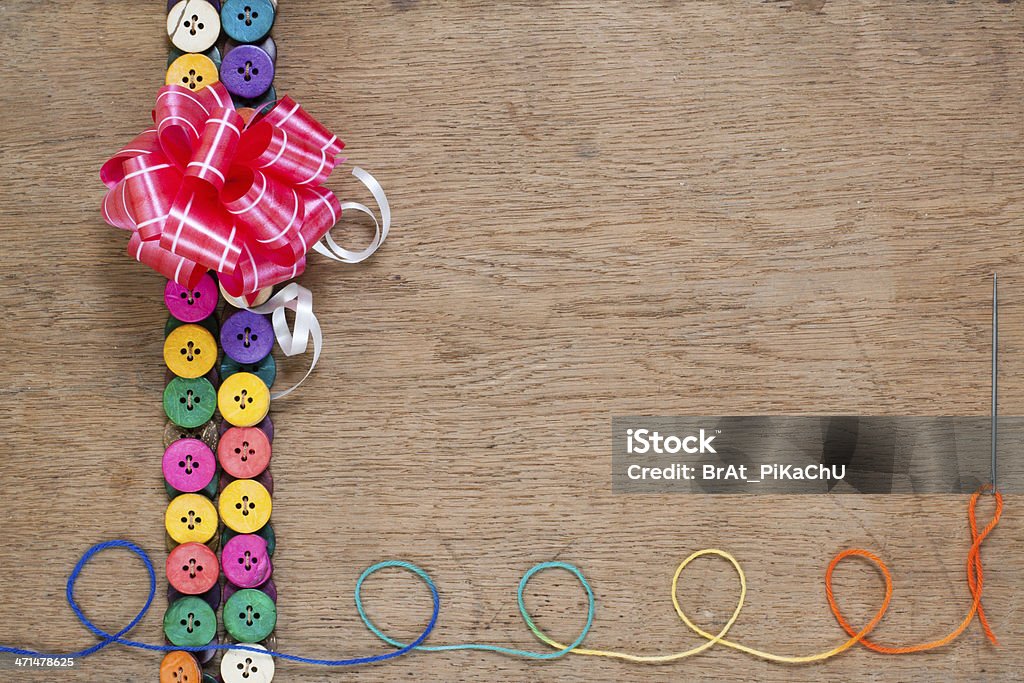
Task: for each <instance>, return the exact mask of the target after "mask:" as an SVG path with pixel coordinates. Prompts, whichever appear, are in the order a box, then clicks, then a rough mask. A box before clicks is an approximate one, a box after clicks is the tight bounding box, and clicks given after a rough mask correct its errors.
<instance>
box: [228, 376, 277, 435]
mask: <svg viewBox="0 0 1024 683" xmlns="http://www.w3.org/2000/svg"><path fill="white" fill-rule="evenodd" d="M217 407H218V408H220V414H221V417H223V418H224V419H225V420H227V421H228V422H230V423H231V424H233V425H234V426H236V427H252V426H253V425H255V424H259V423H260V421H261V420H263V418H265V417H266V416H267V412H268V411H269V410H270V389H268V388H267V385H266V384H264V383H263V380H261V379H260V378H259V377H257V376H256V375H254V374H252V373H251V372H236V373H235V374H233V375H231V376H230V377H228V378H227V379H225V380H224V381H223V382H221V385H220V391H218V392H217Z"/></svg>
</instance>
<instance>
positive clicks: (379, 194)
mask: <svg viewBox="0 0 1024 683" xmlns="http://www.w3.org/2000/svg"><path fill="white" fill-rule="evenodd" d="M352 175H354V176H355V177H356V178H357V179H358V180H359V182H361V183H362V184H363V185H364V186H366V189H368V190H369V191H370V194H372V195H373V199H374V201H376V202H377V207H378V209H379V210H380V221H378V220H377V216H376V215H375V214H374V212H373V211H372V210H370V209H369V208H367V207H366V206H364V205H362V204H360V203H358V202H342V203H341V209H342V212H344V211H345V210H349V209H351V210H354V211H359V212H361V213H365V214H366V215H368V216H369V217H370V218H372V219H373V224H374V236H373V241H372V242H370V244H369V246H367V247H366V248H365V249H362V250H361V251H349V250H348V249H345V248H343V247H342V246H341V245H339V244H338V243H337V242H335V241H334V238H332V237H331V233H330V231H328V232H327V234H325V235H324V236H323V238H322V241H321V242H317V243H316V244H314V245H313V249H314V250H316V251H317V252H318V253H320V254H323V255H324V256H326V257H328V258H330V259H332V260H334V261H338V262H340V263H359V262H360V261H365V260H366V259H368V258H369V257H370V256H372V255H373V253H374V252H375V251H377V249H379V248H380V245H382V244H384V240H385V239H387V236H388V230H389V229H390V228H391V207H390V205H389V204H388V198H387V196H386V195H385V194H384V188H382V187H381V186H380V183H378V182H377V179H376V178H374V177H373V176H372V175H370V174H369V173H367V172H366V171H364V170H363V169H361V168H359V167H355V168H353V169H352ZM285 309H287V310H290V311H294V312H295V324H294V325H292V328H291V329H288V319H287V318H286V317H285ZM246 310H249V311H252V312H253V313H259V314H262V315H266V314H270V316H271V321H272V322H273V324H274V336H276V337H277V343H278V345H279V346H280V347H281V351H282V352H283V353H284V355H285V356H297V355H299V354H301V353H305V352H306V349H307V347H308V346H309V341H310V339H312V340H313V362H312V363H310V365H309V369H308V370H306V374H305V375H304V376H303V377H302V379H300V380H299V381H298V382H296V383H295V384H294V385H292V386H291V387H289V388H288V389H285V390H284V391H277V392H274V393H273V394H271V395H270V398H271V399H272V400H276V399H279V398H284V397H285V396H287V395H288V394H290V393H292V392H293V391H295V390H296V389H298V388H299V385H301V384H302V383H303V382H305V381H306V379H308V378H309V376H310V375H311V374H312V372H313V368H315V367H316V364H317V361H319V360H320V352H321V351H322V350H323V345H324V338H323V333H322V332H321V330H320V321H318V320H317V319H316V314H315V313H313V292H311V291H309V290H308V289H306V288H305V287H303V286H302V285H300V284H298V283H295V282H292V283H289V284H288V285H286V286H285V287H284V288H283V289H282V290H281V291H279V292H278V293H277V294H275V295H274V296H273V297H271V298H270V299H269V300H268V301H267V302H266V303H264V304H261V305H259V306H254V307H252V308H247V309H246Z"/></svg>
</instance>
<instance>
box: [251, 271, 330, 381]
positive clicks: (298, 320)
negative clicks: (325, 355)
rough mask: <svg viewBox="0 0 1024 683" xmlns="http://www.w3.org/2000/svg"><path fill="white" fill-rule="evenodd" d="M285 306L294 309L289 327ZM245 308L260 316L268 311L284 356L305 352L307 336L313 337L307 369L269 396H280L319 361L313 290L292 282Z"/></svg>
mask: <svg viewBox="0 0 1024 683" xmlns="http://www.w3.org/2000/svg"><path fill="white" fill-rule="evenodd" d="M286 309H287V310H290V311H294V312H295V324H294V325H293V327H292V329H288V318H287V317H286V314H285V310H286ZM248 310H250V311H252V312H254V313H262V314H264V315H265V314H267V313H269V314H270V315H271V321H272V322H273V324H274V336H276V337H277V343H278V344H279V345H280V347H281V351H283V352H284V355H286V356H297V355H299V354H300V353H305V352H306V348H307V346H308V345H309V341H310V339H312V340H313V361H312V362H311V363H310V365H309V369H308V370H306V374H305V375H303V377H302V379H300V380H299V381H298V382H296V383H295V384H294V385H292V386H291V387H289V388H288V389H285V390H284V391H278V392H275V393H273V394H271V395H270V398H271V399H272V400H273V399H278V398H284V397H285V396H287V395H288V394H290V393H292V392H293V391H295V390H296V389H298V388H299V385H301V384H302V383H303V382H305V381H306V379H307V378H308V377H309V376H310V374H311V373H312V372H313V368H315V367H316V364H317V362H318V361H319V360H320V351H321V350H322V349H323V343H324V339H323V334H322V333H321V331H320V321H318V320H317V319H316V315H315V314H314V313H313V293H312V292H311V291H309V290H308V289H306V288H305V287H303V286H301V285H298V284H296V283H294V282H293V283H291V284H289V285H287V286H285V287H284V288H283V289H282V290H281V291H280V292H278V293H277V294H275V295H274V296H273V297H271V298H270V300H269V301H267V302H266V303H265V304H262V305H260V306H255V307H253V308H250V309H248Z"/></svg>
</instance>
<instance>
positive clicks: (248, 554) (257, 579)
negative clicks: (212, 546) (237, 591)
mask: <svg viewBox="0 0 1024 683" xmlns="http://www.w3.org/2000/svg"><path fill="white" fill-rule="evenodd" d="M220 566H221V568H222V569H223V570H224V578H226V579H227V580H228V581H229V582H230V583H233V584H235V585H236V586H238V587H239V588H255V587H256V586H258V585H260V584H261V583H264V582H266V580H267V579H269V578H270V574H271V573H272V572H273V571H274V569H273V567H272V566H271V564H270V556H269V555H267V542H266V541H264V540H263V539H262V538H260V537H259V536H257V535H255V534H239V535H238V536H234V537H233V538H231V540H229V541H228V542H227V543H225V544H224V550H223V551H222V552H221V560H220Z"/></svg>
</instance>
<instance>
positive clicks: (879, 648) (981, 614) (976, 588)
mask: <svg viewBox="0 0 1024 683" xmlns="http://www.w3.org/2000/svg"><path fill="white" fill-rule="evenodd" d="M991 489H992V487H991V485H986V486H983V487H982V488H981V489H980V490H978V491H977V492H975V493H974V494H973V495H972V496H971V502H970V505H969V507H968V511H967V516H968V519H969V520H970V527H971V549H970V551H968V553H967V586H968V588H969V590H970V592H971V597H972V598H973V601H972V604H971V609H970V611H969V612H968V613H967V616H966V617H965V618H964V620H963V621H962V622H960V625H959V626H957V627H956V628H955V629H954V630H953V632H952V633H950V634H949V635H946V636H944V637H942V638H939V639H938V640H932V641H929V642H926V643H918V644H916V645H905V646H902V647H896V646H890V645H881V644H879V643H876V642H874V641H872V640H868V639H867V638H865V637H861V638H860V643H861V644H862V645H863V646H864V647H866V648H868V649H870V650H874V651H875V652H880V653H882V654H890V655H896V654H906V653H908V652H921V651H923V650H931V649H934V648H937V647H942V646H943V645H948V644H949V643H951V642H953V641H954V640H956V638H957V637H958V636H959V635H960V634H961V633H963V632H964V630H966V629H967V627H968V626H969V625H970V623H971V620H973V619H974V616H975V615H977V616H978V622H979V623H980V624H981V628H982V630H983V631H984V632H985V637H987V638H988V639H989V640H990V641H991V642H992V644H994V645H998V644H999V640H998V639H997V638H996V635H995V633H993V632H992V628H991V627H990V626H989V623H988V619H986V618H985V609H984V607H982V605H981V590H982V568H981V544H982V542H983V541H984V540H985V538H987V537H988V535H989V534H990V533H992V530H993V529H995V527H996V525H997V524H998V523H999V517H1000V516H1001V515H1002V514H1003V496H1002V494H1000V493H999V492H998V491H996V492H994V493H993V496H992V497H993V499H994V500H995V505H996V506H995V510H994V511H993V513H992V520H991V521H990V522H989V523H988V524H987V525H986V526H985V528H984V529H982V530H981V532H979V531H978V518H977V506H978V498H980V497H981V494H982V493H984V492H986V491H989V490H991ZM851 556H860V557H865V558H867V559H869V560H871V562H873V563H874V564H875V565H876V566H877V567H878V569H879V570H881V572H882V574H883V575H884V576H885V600H884V601H883V604H885V605H888V603H889V599H890V598H891V597H892V582H891V579H890V574H889V568H888V567H886V565H885V562H883V561H882V560H881V558H879V557H878V556H877V555H875V554H873V553H870V552H868V551H867V550H861V549H859V548H851V549H850V550H844V551H843V552H841V553H839V554H838V555H836V556H835V557H834V558H833V559H832V561H831V562H830V563H829V565H828V571H826V572H825V596H826V597H827V598H828V606H829V607H830V608H831V609H832V614H834V615H835V617H836V621H838V622H839V625H840V626H842V627H843V630H845V631H846V632H847V633H848V634H849V635H850V636H853V637H856V636H858V635H863V634H865V633H867V631H869V630H870V628H868V629H861V630H860V631H859V632H858V631H857V629H855V628H854V627H853V626H851V625H850V623H849V622H848V621H847V620H846V618H845V617H844V616H843V614H842V612H840V611H839V605H838V604H837V603H836V599H835V595H834V594H833V592H832V573H833V571H835V568H836V567H837V566H838V565H839V563H840V562H842V561H843V560H844V559H845V558H847V557H851ZM880 616H881V615H876V617H875V619H872V621H871V623H870V624H869V626H871V627H873V626H874V625H875V624H877V623H878V620H879V619H880Z"/></svg>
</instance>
